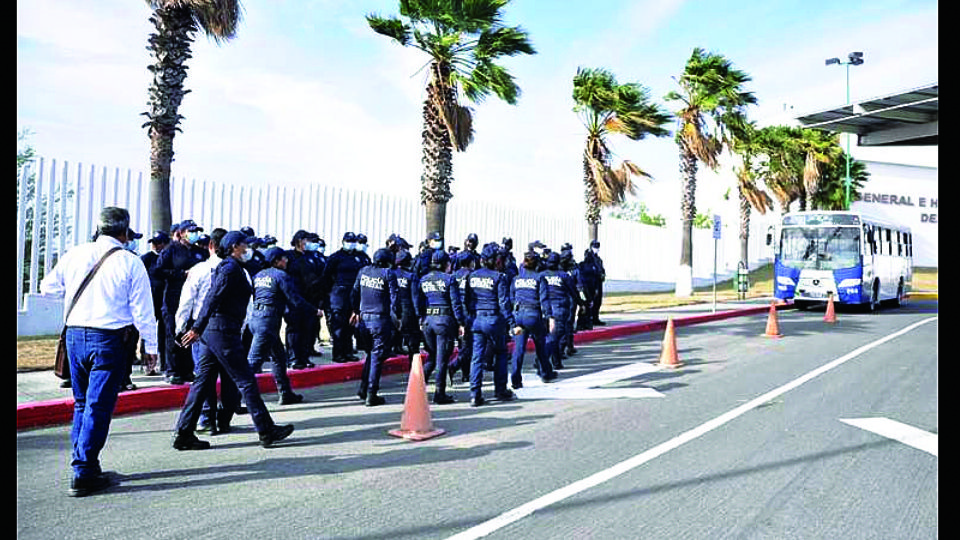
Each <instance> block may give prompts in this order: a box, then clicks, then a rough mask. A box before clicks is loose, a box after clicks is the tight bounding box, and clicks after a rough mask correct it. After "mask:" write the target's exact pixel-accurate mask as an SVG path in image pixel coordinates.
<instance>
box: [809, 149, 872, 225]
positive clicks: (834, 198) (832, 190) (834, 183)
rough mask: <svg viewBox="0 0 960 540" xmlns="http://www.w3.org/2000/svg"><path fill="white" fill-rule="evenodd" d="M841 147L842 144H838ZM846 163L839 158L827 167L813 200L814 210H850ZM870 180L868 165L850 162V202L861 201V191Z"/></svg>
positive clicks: (854, 161)
mask: <svg viewBox="0 0 960 540" xmlns="http://www.w3.org/2000/svg"><path fill="white" fill-rule="evenodd" d="M837 146H838V147H839V146H840V143H839V142H838V143H837ZM846 174H847V172H846V161H845V160H844V159H843V158H838V159H836V160H834V161H832V162H831V163H830V164H829V165H827V166H826V167H825V170H824V171H823V173H822V179H821V182H820V185H821V187H820V190H819V191H817V193H816V195H815V196H814V198H813V208H815V209H818V210H849V208H848V207H847V201H846V189H847V188H846ZM869 179H870V173H869V172H868V171H867V165H866V164H865V163H864V162H862V161H857V160H855V159H851V160H850V200H851V201H858V200H860V195H861V194H860V189H861V188H862V187H863V185H864V184H866V183H867V181H868V180H869Z"/></svg>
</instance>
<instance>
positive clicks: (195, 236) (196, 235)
mask: <svg viewBox="0 0 960 540" xmlns="http://www.w3.org/2000/svg"><path fill="white" fill-rule="evenodd" d="M199 239H200V233H198V232H196V231H193V232H188V233H187V240H188V241H189V242H190V243H191V244H192V243H194V242H196V241H197V240H199Z"/></svg>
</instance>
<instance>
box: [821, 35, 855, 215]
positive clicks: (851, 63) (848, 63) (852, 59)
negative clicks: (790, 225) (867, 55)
mask: <svg viewBox="0 0 960 540" xmlns="http://www.w3.org/2000/svg"><path fill="white" fill-rule="evenodd" d="M862 63H863V53H862V52H852V53H850V54H848V55H847V61H846V62H841V61H840V59H839V58H828V59H827V61H826V65H828V66H829V65H832V64H837V65H840V66H846V68H847V102H846V104H847V105H850V66H859V65H860V64H862ZM844 187H845V188H846V190H845V196H844V204H845V206H846V209H847V210H849V209H850V134H849V133H848V134H847V174H846V178H845V179H844Z"/></svg>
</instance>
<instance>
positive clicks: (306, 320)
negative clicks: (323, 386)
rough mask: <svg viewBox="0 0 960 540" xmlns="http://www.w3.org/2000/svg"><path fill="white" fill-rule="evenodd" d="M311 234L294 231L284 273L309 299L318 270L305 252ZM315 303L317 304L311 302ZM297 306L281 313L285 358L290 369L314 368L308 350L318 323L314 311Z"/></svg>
mask: <svg viewBox="0 0 960 540" xmlns="http://www.w3.org/2000/svg"><path fill="white" fill-rule="evenodd" d="M309 236H310V233H308V232H307V231H304V230H302V229H301V230H299V231H297V232H295V233H294V234H293V238H292V239H291V240H290V246H291V247H292V248H293V249H291V250H289V251H288V252H287V254H286V255H287V261H288V262H287V265H286V270H287V273H288V274H289V275H290V277H291V278H292V280H293V283H294V285H295V286H296V289H297V292H298V293H299V294H300V295H303V296H304V297H308V299H309V300H312V298H309V296H308V291H310V290H315V289H316V288H318V287H319V281H320V277H321V275H322V273H321V269H320V268H319V267H318V262H317V259H316V258H314V257H312V256H310V255H309V254H308V251H307V241H308V238H309ZM314 305H316V304H314ZM299 307H300V306H290V307H289V309H287V310H286V311H285V312H281V313H282V314H283V317H284V320H285V321H286V323H287V329H286V350H287V361H288V362H289V363H290V367H291V368H293V369H306V368H310V367H313V366H314V364H313V362H311V361H310V353H311V352H313V342H314V340H315V339H316V336H314V333H313V330H314V329H315V328H316V326H317V310H316V308H313V309H306V310H301V309H299Z"/></svg>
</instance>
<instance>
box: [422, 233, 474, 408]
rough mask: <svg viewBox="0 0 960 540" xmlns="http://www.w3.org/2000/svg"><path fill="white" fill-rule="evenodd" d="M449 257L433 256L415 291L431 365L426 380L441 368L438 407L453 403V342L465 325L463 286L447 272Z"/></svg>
mask: <svg viewBox="0 0 960 540" xmlns="http://www.w3.org/2000/svg"><path fill="white" fill-rule="evenodd" d="M449 264H450V260H449V257H448V256H447V254H446V253H444V252H443V251H442V250H440V251H435V252H434V253H433V259H432V260H431V262H430V267H431V270H430V272H428V273H427V274H426V275H425V276H423V277H422V278H421V279H420V282H419V283H418V284H417V287H416V288H414V290H413V297H414V306H415V307H416V314H417V317H418V318H419V319H420V320H421V321H422V322H421V327H422V328H423V337H424V341H425V343H426V348H427V355H428V356H427V362H426V363H425V364H424V366H423V375H424V380H426V379H429V378H430V374H431V373H433V370H434V368H435V367H436V368H437V380H436V391H435V392H434V394H433V402H434V403H436V404H438V405H443V404H447V403H453V402H454V399H453V396H450V395H448V394H447V392H446V390H447V369H448V364H449V362H450V356H451V354H452V353H453V342H454V341H453V340H454V339H455V338H456V337H457V335H458V334H459V333H460V330H459V329H460V328H461V327H463V325H464V316H463V305H462V302H461V300H460V286H459V285H458V284H457V280H456V278H454V277H453V276H452V275H451V274H449V273H448V272H447V267H448V266H449Z"/></svg>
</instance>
